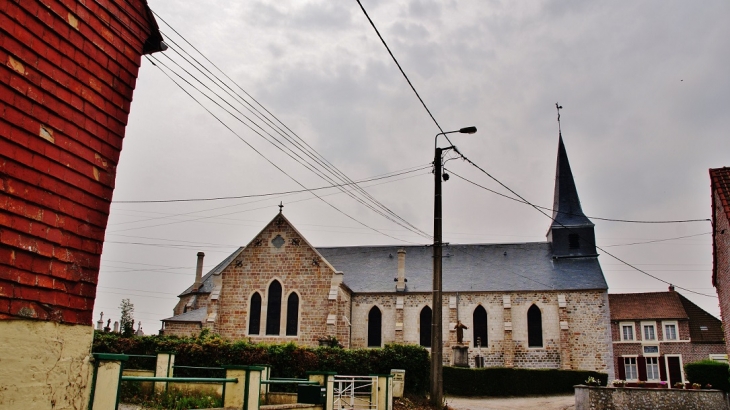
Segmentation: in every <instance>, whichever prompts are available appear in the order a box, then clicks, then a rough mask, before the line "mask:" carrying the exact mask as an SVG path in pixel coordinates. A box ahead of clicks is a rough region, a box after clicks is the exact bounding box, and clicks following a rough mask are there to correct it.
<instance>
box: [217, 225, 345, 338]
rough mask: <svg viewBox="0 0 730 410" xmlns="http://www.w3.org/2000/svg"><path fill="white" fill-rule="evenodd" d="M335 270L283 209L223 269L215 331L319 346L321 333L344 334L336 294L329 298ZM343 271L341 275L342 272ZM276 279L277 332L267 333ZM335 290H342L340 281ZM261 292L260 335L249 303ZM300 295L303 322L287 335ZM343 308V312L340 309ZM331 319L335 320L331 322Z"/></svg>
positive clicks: (337, 292)
mask: <svg viewBox="0 0 730 410" xmlns="http://www.w3.org/2000/svg"><path fill="white" fill-rule="evenodd" d="M335 275H337V274H336V272H335V270H334V269H333V268H332V267H331V266H330V265H329V264H328V263H327V262H326V261H324V260H323V259H322V258H321V256H320V255H319V253H318V252H317V251H315V250H314V249H313V248H312V247H311V246H310V245H309V244H308V243H307V242H306V240H305V239H304V238H303V237H302V236H301V235H300V234H299V233H298V232H297V231H296V229H294V228H293V227H292V226H291V225H290V224H289V222H288V221H287V220H286V218H284V217H283V215H278V216H277V217H275V218H274V220H273V221H272V222H271V223H269V224H268V225H267V226H266V228H264V230H263V231H262V232H261V233H260V234H259V235H258V236H257V237H256V238H255V239H254V240H253V241H252V242H251V243H250V244H249V245H248V246H247V247H246V249H244V250H243V251H242V252H241V254H240V255H239V256H238V257H237V258H236V259H235V260H234V261H232V262H231V264H230V265H229V266H228V267H226V268H225V269H224V270H223V271H222V272H221V278H222V282H221V288H220V296H219V299H218V314H217V319H216V323H215V331H216V332H217V333H219V334H220V335H221V336H223V337H226V338H229V339H234V340H235V339H243V338H248V339H251V340H253V341H254V342H268V343H281V342H296V343H297V344H300V345H303V346H317V345H318V344H319V342H318V341H319V339H320V338H322V337H326V336H335V335H337V334H343V333H342V332H340V328H341V327H342V326H345V320H344V319H343V315H342V314H338V308H339V307H341V305H339V304H338V303H337V302H338V301H337V300H336V299H335V300H330V299H329V295H330V290H331V289H332V288H333V280H334V282H335V283H336V282H337V280H336V279H335ZM340 276H341V275H340ZM274 280H277V281H278V282H279V283H280V284H281V287H282V298H281V316H280V318H281V319H280V329H279V334H278V335H266V319H267V303H268V290H269V286H270V285H271V283H273V281H274ZM334 291H335V295H336V296H337V297H340V296H342V294H341V293H340V292H339V285H336V287H335V289H334ZM255 292H258V293H259V295H260V296H261V322H260V323H261V327H260V332H259V334H258V335H253V334H249V333H248V330H249V329H248V324H249V319H250V318H249V304H250V300H251V297H252V295H253V294H254V293H255ZM292 292H295V293H296V294H297V295H298V297H299V323H298V326H299V328H298V330H297V335H296V336H286V312H287V299H288V297H289V295H290V294H291V293H292ZM340 313H341V312H340ZM328 319H329V320H330V323H333V324H330V325H328V324H327V323H328Z"/></svg>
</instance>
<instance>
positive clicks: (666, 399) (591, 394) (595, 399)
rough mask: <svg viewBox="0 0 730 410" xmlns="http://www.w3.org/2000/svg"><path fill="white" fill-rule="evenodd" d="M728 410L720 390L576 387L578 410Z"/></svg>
mask: <svg viewBox="0 0 730 410" xmlns="http://www.w3.org/2000/svg"><path fill="white" fill-rule="evenodd" d="M608 409H653V410H676V409H698V410H700V409H713V410H727V409H728V404H727V401H725V393H724V392H722V391H721V390H681V389H642V388H612V387H588V386H575V410H608Z"/></svg>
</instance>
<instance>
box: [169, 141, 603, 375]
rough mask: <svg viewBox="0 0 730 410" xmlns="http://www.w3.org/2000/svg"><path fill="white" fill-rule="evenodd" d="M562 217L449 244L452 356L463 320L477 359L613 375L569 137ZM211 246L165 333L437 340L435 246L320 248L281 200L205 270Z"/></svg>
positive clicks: (558, 210)
mask: <svg viewBox="0 0 730 410" xmlns="http://www.w3.org/2000/svg"><path fill="white" fill-rule="evenodd" d="M552 218H553V221H552V223H551V225H550V227H549V229H548V232H547V240H546V241H544V242H534V243H505V244H462V245H458V244H450V245H447V246H444V248H443V255H444V257H443V293H442V298H443V301H442V318H443V326H442V327H443V341H444V346H443V357H444V364H445V365H449V364H451V363H452V361H453V355H452V348H454V347H455V346H456V345H457V335H456V333H457V332H456V330H455V328H456V325H457V322H459V321H460V322H461V323H462V324H463V325H465V326H466V328H465V329H463V343H464V344H468V346H469V358H470V359H469V360H470V363H469V364H470V366H486V367H492V366H500V367H514V368H550V369H575V370H594V371H599V372H604V373H608V375H609V380H610V379H613V377H614V368H613V367H614V364H613V362H614V361H613V353H612V352H613V350H612V343H611V325H610V314H609V305H608V285H607V283H606V280H605V278H604V276H603V271H602V270H601V266H600V264H599V262H598V254H597V253H596V243H595V233H594V224H593V223H592V222H591V221H590V220H589V219H588V218H587V217H586V216H585V214H584V213H583V211H582V208H581V205H580V200H579V198H578V193H577V191H576V187H575V182H574V179H573V174H572V172H571V169H570V164H569V163H568V156H567V153H566V150H565V146H564V144H563V140H562V136H560V138H559V141H558V155H557V166H556V176H555V195H554V201H553V215H552ZM203 257H204V254H203V253H202V252H200V253H198V265H197V270H196V277H195V282H194V283H193V284H192V286H190V287H189V288H187V289H186V290H185V291H183V292H182V293H181V294H180V296H179V298H180V300H179V302H178V304H177V305H176V306H175V308H174V311H173V313H174V316H172V317H170V318H167V319H164V320H163V329H162V330H161V333H162V334H165V335H180V336H183V335H193V334H197V333H198V332H200V331H201V329H204V328H207V329H210V330H211V331H213V332H215V333H218V334H220V335H221V336H223V337H225V338H227V339H231V340H236V339H247V340H251V341H253V342H267V343H285V342H294V343H296V344H299V345H303V346H317V345H319V344H320V343H322V342H324V341H331V340H333V338H336V340H337V341H338V342H339V343H340V344H341V345H343V346H344V347H348V348H367V347H380V346H383V345H384V344H387V343H409V344H420V345H422V346H424V347H426V348H427V349H428V348H430V344H431V316H432V307H431V304H432V293H431V290H432V277H433V263H432V249H431V248H430V247H426V246H339V247H315V246H313V245H312V244H310V243H309V242H308V241H307V239H306V238H305V237H304V236H303V235H302V234H301V233H300V232H299V231H298V230H297V229H296V227H295V226H294V225H293V224H292V223H291V222H290V221H289V220H288V219H287V218H286V217H285V216H284V214H283V213H282V212H281V210H280V211H279V213H278V214H277V215H276V216H274V218H273V219H272V220H271V222H269V223H268V225H266V226H265V227H264V228H263V229H262V230H261V232H260V233H259V234H258V235H256V236H255V237H254V238H253V239H252V240H251V241H250V242H249V243H248V244H247V245H246V246H244V247H241V248H239V249H237V250H236V251H235V252H233V253H232V254H231V255H230V256H228V257H227V258H226V259H225V260H223V261H222V262H221V263H219V264H218V265H217V266H216V267H214V268H213V269H212V270H210V271H209V272H208V273H207V274H205V275H203V272H202V270H203V269H202V267H203ZM477 356H478V357H479V360H478V362H475V359H474V358H475V357H477Z"/></svg>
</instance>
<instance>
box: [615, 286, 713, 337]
mask: <svg viewBox="0 0 730 410" xmlns="http://www.w3.org/2000/svg"><path fill="white" fill-rule="evenodd" d="M608 305H609V309H610V311H611V320H615V321H620V320H662V319H674V320H689V334H690V338H691V339H692V342H694V343H724V339H723V332H722V322H721V321H720V319H718V318H716V317H714V316H712V315H711V314H709V313H707V312H706V311H704V310H702V308H700V307H699V306H697V305H695V304H694V303H692V302H691V301H690V300H689V299H687V298H685V297H684V296H682V295H681V294H679V293H678V292H675V291H669V292H649V293H615V294H609V295H608ZM702 327H705V328H706V329H707V330H702Z"/></svg>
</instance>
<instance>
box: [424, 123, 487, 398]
mask: <svg viewBox="0 0 730 410" xmlns="http://www.w3.org/2000/svg"><path fill="white" fill-rule="evenodd" d="M456 132H459V133H462V134H474V133H475V132H477V128H476V127H466V128H462V129H460V130H456V131H448V132H440V133H438V134H436V137H435V138H434V141H433V146H434V151H435V155H434V158H433V175H434V182H435V189H434V205H433V314H432V315H431V403H432V404H433V405H434V406H435V407H437V408H440V406H441V405H442V404H443V401H444V388H443V386H444V384H443V357H444V355H443V351H442V349H441V348H442V347H443V334H442V327H443V322H442V320H441V316H442V308H441V305H442V300H441V287H442V286H441V258H442V255H443V252H442V248H441V246H442V243H441V236H442V231H441V166H442V164H441V161H442V155H443V152H444V151H448V150H450V149H453V148H454V146H453V145H452V146H449V147H446V148H439V147H438V138H439V135H446V134H453V133H456Z"/></svg>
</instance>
